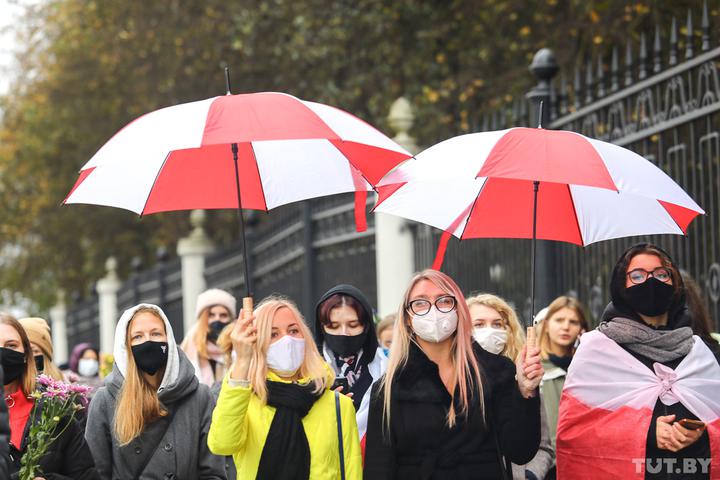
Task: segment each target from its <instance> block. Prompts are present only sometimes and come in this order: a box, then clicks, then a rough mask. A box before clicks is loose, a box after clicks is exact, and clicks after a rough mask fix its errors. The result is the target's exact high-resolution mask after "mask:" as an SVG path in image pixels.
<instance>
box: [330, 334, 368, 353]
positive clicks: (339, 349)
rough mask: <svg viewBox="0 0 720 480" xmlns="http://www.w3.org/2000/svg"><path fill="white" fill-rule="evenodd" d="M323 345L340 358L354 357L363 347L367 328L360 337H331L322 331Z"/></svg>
mask: <svg viewBox="0 0 720 480" xmlns="http://www.w3.org/2000/svg"><path fill="white" fill-rule="evenodd" d="M323 336H324V338H325V343H327V345H328V347H330V350H332V351H333V353H334V354H336V355H339V356H341V357H347V356H350V355H355V354H356V353H358V352H359V351H360V349H361V348H362V347H363V345H365V339H366V338H367V328H366V329H365V331H363V332H362V333H361V334H360V335H353V336H350V335H331V334H329V333H327V332H325V331H323Z"/></svg>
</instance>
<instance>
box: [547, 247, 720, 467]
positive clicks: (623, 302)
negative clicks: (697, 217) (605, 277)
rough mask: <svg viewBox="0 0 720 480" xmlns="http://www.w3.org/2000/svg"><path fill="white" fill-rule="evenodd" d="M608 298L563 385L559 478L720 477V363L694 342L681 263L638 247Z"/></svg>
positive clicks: (623, 263)
mask: <svg viewBox="0 0 720 480" xmlns="http://www.w3.org/2000/svg"><path fill="white" fill-rule="evenodd" d="M610 294H611V298H612V302H611V303H610V304H609V305H608V307H607V308H606V310H605V313H604V314H603V316H602V320H601V323H600V325H599V327H598V329H597V330H596V331H593V332H590V333H587V334H584V335H583V337H582V342H581V343H580V347H579V348H578V350H577V352H576V354H575V356H574V358H573V362H572V365H571V366H570V370H569V372H568V375H567V378H566V381H565V387H564V390H563V394H562V401H561V402H560V415H559V416H560V418H559V421H558V433H557V465H558V477H559V478H588V479H592V478H664V479H675V478H711V475H710V470H711V469H712V472H713V473H712V478H717V475H718V469H719V468H720V464H719V463H718V462H720V420H719V417H720V365H718V362H717V360H716V359H715V357H714V356H713V354H712V353H711V352H710V350H709V349H708V347H707V345H706V344H705V343H704V342H703V341H702V340H701V339H700V338H699V337H694V336H693V332H692V329H691V328H690V324H691V318H690V315H689V313H688V310H687V308H686V306H685V287H684V286H683V282H682V279H681V277H680V274H679V270H678V268H677V266H676V265H675V264H674V263H673V261H672V259H671V258H670V256H669V255H668V254H667V253H666V252H665V251H664V250H662V249H661V248H660V247H657V246H655V245H652V244H647V243H643V244H638V245H635V246H633V247H631V248H630V249H628V250H627V251H626V252H625V253H623V255H622V256H621V257H620V259H619V260H618V262H617V264H616V265H615V268H614V270H613V274H612V278H611V283H610ZM711 446H712V451H711ZM711 463H712V465H711Z"/></svg>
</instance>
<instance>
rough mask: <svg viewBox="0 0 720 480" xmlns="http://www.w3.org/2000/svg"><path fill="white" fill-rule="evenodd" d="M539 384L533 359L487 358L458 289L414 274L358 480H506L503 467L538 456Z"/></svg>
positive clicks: (432, 275) (445, 280)
mask: <svg viewBox="0 0 720 480" xmlns="http://www.w3.org/2000/svg"><path fill="white" fill-rule="evenodd" d="M516 376H517V380H516ZM541 377H542V366H541V365H540V355H539V352H538V351H537V349H535V348H533V349H531V350H530V352H529V353H527V354H526V351H525V349H524V348H523V350H522V351H521V352H520V355H519V357H518V361H517V363H516V365H513V362H512V361H510V360H509V359H507V358H505V357H502V356H499V355H494V354H491V353H489V352H487V351H485V350H484V349H482V348H481V347H480V346H479V345H478V344H474V343H473V342H472V323H471V317H470V312H469V310H468V306H467V304H466V303H465V299H464V296H463V294H462V291H461V290H460V288H459V287H458V286H457V284H455V282H454V281H453V280H452V279H451V278H450V277H448V276H447V275H445V274H443V273H442V272H438V271H435V270H425V271H423V272H421V273H419V274H417V275H416V276H415V277H414V278H413V279H412V281H411V283H410V285H409V287H408V289H407V290H406V293H405V296H404V299H403V304H402V308H401V309H400V312H399V318H398V321H397V323H396V324H395V331H394V332H393V343H392V347H391V351H390V362H389V365H388V370H387V372H386V374H385V376H384V378H383V380H382V381H381V382H378V384H377V385H376V386H375V387H374V388H373V393H372V395H373V396H372V397H371V404H370V414H369V417H368V432H367V445H366V451H365V478H367V479H416V478H421V479H446V478H447V479H458V478H476V479H483V478H485V479H491V478H492V479H498V478H508V477H509V476H510V474H509V473H508V472H507V470H506V469H505V465H503V463H504V460H503V457H505V458H507V459H508V460H509V461H512V462H514V463H517V464H525V463H527V462H528V461H530V460H531V459H532V458H533V457H534V456H535V453H536V452H537V450H538V445H539V443H540V399H539V394H538V391H537V387H538V385H539V383H540V378H541ZM505 475H507V477H505Z"/></svg>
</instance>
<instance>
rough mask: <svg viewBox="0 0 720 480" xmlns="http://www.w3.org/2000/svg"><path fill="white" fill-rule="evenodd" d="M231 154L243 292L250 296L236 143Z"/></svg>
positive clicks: (247, 256)
mask: <svg viewBox="0 0 720 480" xmlns="http://www.w3.org/2000/svg"><path fill="white" fill-rule="evenodd" d="M231 148H232V154H233V164H234V165H235V188H236V189H237V205H238V209H237V212H238V220H239V222H240V241H241V242H242V251H243V267H244V269H245V292H246V295H245V296H246V297H251V296H252V293H251V291H252V290H251V288H250V283H251V281H250V265H249V262H248V258H249V257H250V255H248V251H247V245H246V243H245V221H244V219H243V214H242V197H241V196H240V167H239V166H238V145H237V143H233V144H232V147H231Z"/></svg>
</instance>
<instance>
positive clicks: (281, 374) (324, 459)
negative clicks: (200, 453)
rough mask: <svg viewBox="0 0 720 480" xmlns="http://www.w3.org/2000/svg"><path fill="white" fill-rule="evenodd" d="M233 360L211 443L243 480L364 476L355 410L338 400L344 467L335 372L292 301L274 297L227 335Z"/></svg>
mask: <svg viewBox="0 0 720 480" xmlns="http://www.w3.org/2000/svg"><path fill="white" fill-rule="evenodd" d="M230 338H231V339H232V343H233V350H234V352H235V356H236V359H235V362H234V364H233V366H232V368H231V370H230V373H229V374H228V375H227V376H226V377H225V379H224V380H223V385H222V388H221V390H220V396H219V397H218V401H217V405H216V407H215V411H214V412H213V418H212V424H211V425H210V433H209V434H208V446H209V447H210V451H212V452H213V453H215V454H217V455H232V456H233V458H234V460H235V465H236V467H237V472H238V479H255V478H263V479H264V478H268V479H270V478H271V479H279V480H284V479H287V480H290V479H292V480H307V479H310V478H312V479H313V480H323V479H328V480H330V479H332V480H336V479H339V478H341V468H343V469H344V473H345V477H344V478H346V479H347V480H359V479H361V478H362V466H361V463H362V461H361V455H360V443H359V440H358V430H357V424H356V422H355V408H354V407H353V402H352V400H351V399H350V398H349V397H346V396H344V395H339V405H340V414H341V415H340V416H341V419H342V420H341V422H340V423H341V425H342V430H341V431H342V440H343V441H342V446H343V451H344V456H343V457H344V458H343V460H344V461H343V464H342V465H341V462H340V442H339V438H338V422H337V420H336V419H337V410H336V397H335V393H334V392H333V391H331V390H330V386H331V384H332V382H333V374H332V370H331V369H330V368H329V367H328V365H327V364H326V363H325V362H324V361H323V359H322V357H321V356H320V354H319V353H318V351H317V347H316V346H315V342H314V341H313V337H312V334H311V333H310V330H309V329H308V327H307V326H306V325H305V322H304V320H303V317H302V315H301V314H300V312H299V311H298V309H297V307H296V306H295V304H293V303H292V302H291V301H289V300H286V299H283V298H279V297H270V298H267V299H265V300H263V301H262V302H261V303H260V305H258V307H257V309H256V310H255V316H252V315H251V316H248V317H247V318H244V315H243V312H242V311H241V312H240V316H239V318H238V321H237V322H236V324H235V326H234V328H233V331H232V334H231V336H230Z"/></svg>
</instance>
